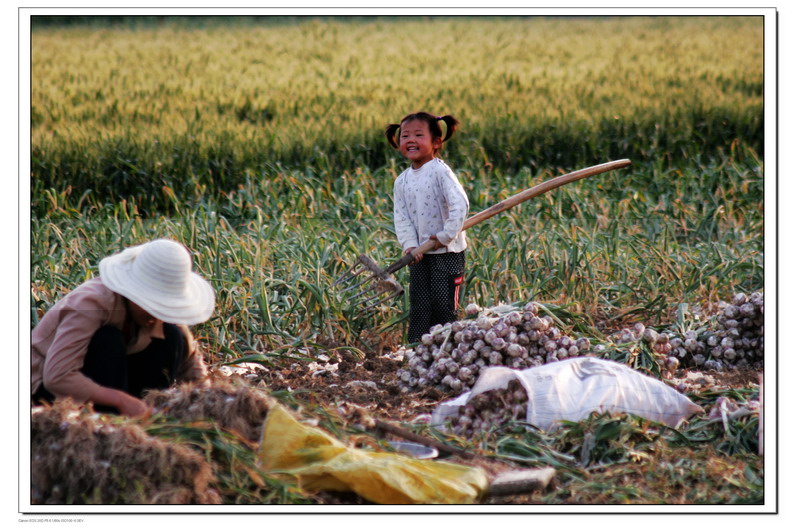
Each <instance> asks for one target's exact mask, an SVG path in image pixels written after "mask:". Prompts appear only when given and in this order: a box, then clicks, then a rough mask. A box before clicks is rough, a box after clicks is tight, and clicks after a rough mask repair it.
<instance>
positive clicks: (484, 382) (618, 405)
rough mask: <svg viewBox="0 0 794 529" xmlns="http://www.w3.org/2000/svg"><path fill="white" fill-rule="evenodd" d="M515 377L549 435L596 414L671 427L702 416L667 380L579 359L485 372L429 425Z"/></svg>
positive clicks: (530, 418)
mask: <svg viewBox="0 0 794 529" xmlns="http://www.w3.org/2000/svg"><path fill="white" fill-rule="evenodd" d="M514 378H517V379H518V380H519V381H520V382H521V384H522V385H523V386H524V388H525V389H526V390H527V395H528V396H529V400H528V402H527V416H526V421H527V422H528V423H530V424H532V425H534V426H536V427H538V428H540V429H542V430H547V431H548V430H551V429H553V428H555V427H556V426H558V424H557V423H558V421H560V420H566V421H574V422H576V421H580V420H582V419H585V418H587V417H588V416H589V415H590V414H591V413H592V412H594V411H595V412H599V413H604V412H612V413H620V412H624V413H631V414H634V415H638V416H640V417H644V418H646V419H650V420H652V421H656V422H660V423H663V424H665V425H667V426H671V427H676V426H678V424H680V423H681V421H683V420H685V419H687V418H689V417H690V416H691V415H694V414H696V413H702V412H703V408H701V407H700V406H698V405H697V404H695V403H694V402H692V401H691V400H689V398H687V397H686V396H685V395H683V394H681V393H679V392H678V391H676V390H675V389H673V388H671V387H669V386H667V385H666V384H665V383H664V382H662V381H660V380H657V379H655V378H652V377H649V376H647V375H643V374H642V373H640V372H638V371H635V370H634V369H631V368H630V367H628V366H626V365H624V364H620V363H617V362H613V361H611V360H602V359H600V358H591V357H578V358H570V359H567V360H562V361H560V362H553V363H549V364H545V365H542V366H538V367H532V368H529V369H524V370H523V371H519V370H515V369H510V368H507V367H489V368H486V369H485V370H483V371H482V372H481V373H480V377H479V378H478V379H477V382H476V383H475V384H474V386H473V387H472V388H471V391H468V392H466V393H464V394H462V395H460V396H458V397H457V398H455V399H453V400H449V401H446V402H442V403H441V404H439V406H438V407H437V408H436V409H435V411H434V412H433V417H432V419H431V423H432V424H434V425H436V426H440V425H443V424H444V423H445V422H446V421H447V420H448V419H449V418H450V417H452V416H455V415H457V414H458V409H459V408H460V407H461V406H464V405H465V404H466V403H468V402H469V400H471V398H472V397H474V396H475V395H478V394H479V393H483V392H485V391H489V390H492V389H499V388H504V387H507V384H508V382H510V380H512V379H514Z"/></svg>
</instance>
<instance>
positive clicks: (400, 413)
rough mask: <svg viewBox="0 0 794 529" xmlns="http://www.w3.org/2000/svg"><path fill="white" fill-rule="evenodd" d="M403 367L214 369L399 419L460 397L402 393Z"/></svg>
mask: <svg viewBox="0 0 794 529" xmlns="http://www.w3.org/2000/svg"><path fill="white" fill-rule="evenodd" d="M400 366H401V352H400V351H397V352H392V353H388V352H387V353H383V354H381V355H375V354H373V355H372V356H370V357H367V358H364V359H360V358H356V357H355V356H354V355H353V354H351V353H344V354H342V356H340V357H338V358H328V359H327V360H326V361H322V360H321V361H318V362H311V363H305V362H296V363H292V364H289V365H285V366H282V367H278V368H269V367H265V366H262V365H259V364H243V365H241V366H239V367H234V368H232V369H228V368H222V369H221V370H215V371H214V373H213V376H223V375H224V374H226V375H228V374H229V373H230V372H231V373H233V374H236V375H239V376H243V377H244V378H246V379H247V380H248V381H249V383H251V384H252V385H254V386H259V387H263V388H267V389H268V390H269V391H271V392H279V391H290V392H295V393H296V395H297V396H298V397H299V399H300V400H302V401H305V402H308V403H311V404H318V405H322V406H325V407H326V408H339V407H342V408H343V409H344V407H345V406H349V405H351V404H352V405H354V406H357V407H360V408H363V409H364V410H366V412H367V413H369V414H370V415H371V416H372V417H374V418H376V419H383V420H390V421H397V422H414V421H417V420H418V421H421V420H422V418H423V416H429V414H431V413H432V411H433V409H434V408H435V407H436V406H437V405H438V404H439V403H440V402H442V401H444V400H447V399H450V398H453V397H454V396H455V395H448V394H445V393H443V392H441V391H438V390H436V389H433V388H430V389H426V390H424V391H422V392H416V393H408V394H404V393H401V391H400V387H399V384H398V380H397V376H396V372H397V370H398V369H399V368H400ZM760 373H761V371H760V370H758V369H752V370H726V371H722V372H718V371H684V370H679V371H678V372H677V373H675V374H674V376H673V377H672V378H671V379H670V381H671V382H672V383H673V385H674V386H677V387H678V389H679V390H684V391H687V392H694V393H699V392H701V391H706V390H710V389H724V388H742V387H747V386H749V385H751V384H758V383H759V381H760Z"/></svg>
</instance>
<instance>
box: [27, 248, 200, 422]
mask: <svg viewBox="0 0 794 529" xmlns="http://www.w3.org/2000/svg"><path fill="white" fill-rule="evenodd" d="M214 307H215V293H214V292H213V290H212V287H211V286H210V285H209V283H208V282H207V281H206V280H204V279H203V278H201V277H200V276H199V275H198V274H196V273H195V272H193V271H192V264H191V258H190V254H189V253H188V250H187V249H186V248H185V247H184V246H183V245H181V244H180V243H177V242H175V241H171V240H168V239H159V240H156V241H152V242H148V243H145V244H142V245H139V246H134V247H131V248H127V249H126V250H124V251H122V252H120V253H118V254H115V255H112V256H110V257H106V258H105V259H103V260H102V261H101V262H100V263H99V277H95V278H93V279H90V280H88V281H86V282H85V283H83V284H81V285H80V286H78V287H77V288H76V289H74V290H73V291H72V292H70V293H69V294H68V295H66V296H65V297H64V298H63V299H61V300H60V301H58V302H57V303H56V304H55V305H54V306H53V307H52V308H51V309H50V310H49V311H47V313H46V314H45V315H44V317H43V318H42V320H41V321H40V322H39V324H38V325H36V327H35V328H34V329H33V331H32V335H31V395H32V397H33V401H34V404H35V403H37V402H51V401H53V400H54V399H55V398H66V397H71V398H72V399H73V400H74V401H75V402H78V403H84V402H91V403H93V404H94V406H95V408H96V409H97V410H100V411H117V412H119V413H121V414H124V415H129V416H140V415H145V414H146V413H147V412H148V411H149V410H148V408H147V406H146V404H145V403H144V402H143V401H142V400H141V397H142V396H143V393H144V392H145V391H146V390H149V389H163V388H166V387H168V386H169V385H171V384H172V383H173V382H175V381H195V380H201V379H203V378H205V377H206V374H207V370H206V366H205V365H204V361H203V359H202V358H201V354H200V353H199V351H198V350H197V346H196V343H195V342H194V340H193V337H192V335H191V333H190V331H189V329H188V327H187V326H188V325H194V324H197V323H201V322H204V321H206V320H207V319H208V318H209V317H210V315H211V314H212V311H213V309H214Z"/></svg>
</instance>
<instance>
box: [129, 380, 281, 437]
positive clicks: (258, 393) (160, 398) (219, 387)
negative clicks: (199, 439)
mask: <svg viewBox="0 0 794 529" xmlns="http://www.w3.org/2000/svg"><path fill="white" fill-rule="evenodd" d="M145 401H146V403H147V404H149V405H150V406H151V407H152V409H153V412H154V413H160V414H163V415H166V416H168V417H170V418H173V419H176V420H179V421H184V422H190V421H198V420H210V421H213V422H215V423H216V424H218V425H219V426H220V427H222V428H224V429H227V430H230V431H233V432H236V433H237V434H239V435H240V436H242V437H243V438H244V439H246V440H248V441H251V442H259V440H260V439H261V437H262V427H263V425H264V423H265V418H266V417H267V412H268V410H269V409H270V407H271V406H272V404H271V402H272V401H271V397H270V396H269V395H268V394H267V393H266V392H264V391H262V390H261V389H257V388H254V387H252V386H250V385H248V384H246V383H244V382H243V381H239V382H233V381H229V380H214V381H213V382H212V385H210V386H202V385H198V384H184V385H181V386H177V387H174V388H169V389H167V390H163V391H151V392H149V393H148V394H147V395H146V398H145Z"/></svg>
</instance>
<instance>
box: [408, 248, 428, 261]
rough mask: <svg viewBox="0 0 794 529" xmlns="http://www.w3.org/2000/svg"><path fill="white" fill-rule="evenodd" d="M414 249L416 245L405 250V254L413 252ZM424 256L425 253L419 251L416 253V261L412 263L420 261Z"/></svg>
mask: <svg viewBox="0 0 794 529" xmlns="http://www.w3.org/2000/svg"><path fill="white" fill-rule="evenodd" d="M414 250H416V246H411V247H410V248H408V249H407V250H405V255H408V254H409V253H411V252H413V251H414ZM422 257H424V255H422V254H421V253H418V254H416V255H414V262H413V263H411V264H416V263H418V262H419V261H421V260H422Z"/></svg>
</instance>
